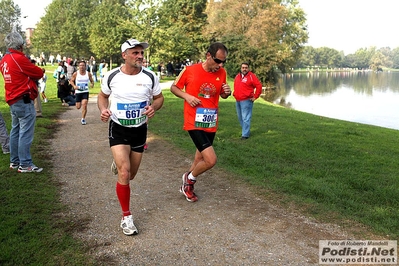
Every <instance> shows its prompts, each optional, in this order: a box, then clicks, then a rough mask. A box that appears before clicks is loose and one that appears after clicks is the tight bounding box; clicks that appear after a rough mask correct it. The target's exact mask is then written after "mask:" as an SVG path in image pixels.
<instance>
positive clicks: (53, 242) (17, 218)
mask: <svg viewBox="0 0 399 266" xmlns="http://www.w3.org/2000/svg"><path fill="white" fill-rule="evenodd" d="M54 69H55V67H51V66H49V67H46V74H47V76H48V81H47V89H46V95H47V97H48V98H49V100H50V101H49V102H48V103H45V104H43V103H42V106H43V118H39V119H37V121H36V128H35V138H34V142H33V145H32V156H33V160H34V162H35V164H37V165H39V166H42V165H46V171H44V172H42V173H40V175H36V174H18V173H17V172H16V171H11V170H10V169H9V168H8V166H9V163H10V162H9V156H4V155H3V156H0V172H1V178H0V202H1V203H0V221H1V222H0V265H94V264H96V262H95V261H93V260H92V258H90V257H89V255H87V251H88V247H87V246H85V245H84V244H83V243H82V242H79V241H77V240H76V239H74V238H73V237H72V235H71V232H73V230H75V228H76V227H77V225H76V224H73V222H72V219H69V217H67V216H64V213H67V212H66V206H63V205H62V204H61V202H60V195H59V184H58V183H57V180H54V178H53V176H52V173H51V170H50V171H48V170H47V169H51V168H52V164H51V158H50V157H49V154H48V153H47V152H46V150H47V148H48V147H49V145H50V143H49V140H50V139H51V138H52V137H53V135H54V133H55V132H56V130H57V124H56V122H57V115H58V114H59V113H60V112H63V110H65V108H63V107H62V106H61V102H60V101H59V99H57V90H56V82H55V79H54V78H53V77H52V73H53V70H54ZM99 87H100V86H99V85H98V84H96V87H95V89H94V92H98V91H99ZM0 111H1V112H2V114H3V117H4V119H5V120H6V124H7V127H8V132H9V130H10V126H11V116H10V111H9V107H8V105H7V104H6V103H5V99H4V82H3V78H2V77H1V78H0ZM22 175H23V178H22Z"/></svg>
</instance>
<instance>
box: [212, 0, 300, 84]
mask: <svg viewBox="0 0 399 266" xmlns="http://www.w3.org/2000/svg"><path fill="white" fill-rule="evenodd" d="M297 4H298V2H297V1H295V0H292V1H290V0H287V1H274V0H252V1H235V0H223V1H221V2H215V1H211V2H210V3H209V5H208V8H207V14H208V22H209V24H208V27H207V29H206V35H207V36H208V38H209V39H210V40H212V41H215V40H219V41H222V42H224V43H225V44H226V46H227V47H228V48H229V50H230V51H229V61H228V63H227V64H226V69H227V70H228V72H229V73H230V75H235V73H236V72H237V71H238V70H239V65H240V64H241V62H243V61H247V62H249V63H250V65H251V68H252V70H253V71H254V72H256V73H257V75H258V76H259V77H260V79H261V80H262V81H263V82H272V83H273V82H274V79H275V73H276V69H277V68H278V69H280V70H281V71H282V72H286V71H287V70H288V69H289V68H291V67H293V66H294V65H295V64H296V61H297V60H298V59H299V57H300V55H301V51H302V45H303V43H305V42H306V41H307V38H308V35H307V31H306V26H305V25H304V23H305V17H304V12H303V10H302V9H300V8H298V7H296V5H297ZM231 14H234V16H232V15H231Z"/></svg>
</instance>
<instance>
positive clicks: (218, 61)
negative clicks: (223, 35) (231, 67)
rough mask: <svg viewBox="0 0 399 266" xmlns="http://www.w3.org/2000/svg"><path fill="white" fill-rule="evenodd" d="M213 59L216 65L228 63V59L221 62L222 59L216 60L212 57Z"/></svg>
mask: <svg viewBox="0 0 399 266" xmlns="http://www.w3.org/2000/svg"><path fill="white" fill-rule="evenodd" d="M212 59H213V61H215V63H216V64H224V63H226V61H227V59H226V60H220V59H218V58H216V57H214V56H212Z"/></svg>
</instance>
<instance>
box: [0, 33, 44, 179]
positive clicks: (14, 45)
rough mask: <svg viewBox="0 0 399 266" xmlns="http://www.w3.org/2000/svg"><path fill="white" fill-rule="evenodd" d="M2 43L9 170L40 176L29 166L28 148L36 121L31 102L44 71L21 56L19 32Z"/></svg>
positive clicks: (21, 40) (21, 39)
mask: <svg viewBox="0 0 399 266" xmlns="http://www.w3.org/2000/svg"><path fill="white" fill-rule="evenodd" d="M4 43H5V45H6V47H7V52H6V54H5V55H4V57H3V58H2V59H1V61H0V71H1V73H2V74H3V78H4V87H5V92H6V102H7V103H8V105H9V106H10V111H11V118H12V126H11V132H10V168H11V169H17V168H18V172H20V173H28V172H41V171H42V170H43V168H39V167H37V166H35V165H34V164H33V162H32V156H31V153H30V147H31V145H32V142H33V135H34V130H35V121H36V111H35V107H34V105H33V101H34V99H35V98H36V97H37V96H38V94H39V92H38V90H37V81H38V80H39V79H40V78H41V77H42V76H43V71H42V69H41V68H40V67H38V66H36V65H34V64H32V63H31V61H30V59H29V58H28V57H26V56H25V54H24V53H23V48H24V44H25V42H24V39H23V38H22V36H21V35H20V34H19V33H18V32H16V31H13V32H11V33H9V34H8V35H7V36H6V37H5V39H4Z"/></svg>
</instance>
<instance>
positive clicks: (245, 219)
mask: <svg viewBox="0 0 399 266" xmlns="http://www.w3.org/2000/svg"><path fill="white" fill-rule="evenodd" d="M65 108H68V111H66V112H65V113H63V114H62V115H61V116H60V119H59V127H60V128H59V131H58V133H57V134H56V136H55V139H54V140H52V155H53V162H54V166H55V168H54V171H55V173H54V174H55V177H56V178H57V179H58V180H59V181H60V182H61V184H62V185H61V200H62V201H63V202H65V203H66V204H67V205H68V206H69V207H70V214H71V215H72V216H73V218H74V219H75V221H74V222H76V224H77V227H76V229H77V230H76V236H77V237H78V238H81V239H83V240H84V241H85V242H87V243H88V245H89V246H90V247H91V248H90V252H91V254H92V255H93V256H94V257H96V258H97V259H98V260H99V261H102V262H103V264H104V265H317V262H318V241H319V240H321V239H348V238H350V236H348V235H347V234H346V233H345V232H343V231H341V230H340V228H339V227H337V226H333V225H328V224H320V223H316V222H314V221H312V220H309V219H307V218H305V217H302V216H299V215H296V214H294V213H290V212H287V211H286V210H283V209H281V208H278V207H277V206H275V205H274V204H273V202H269V201H266V200H265V199H261V198H258V197H256V196H255V195H254V193H252V192H251V190H250V189H249V188H248V187H247V186H246V185H244V184H241V183H239V182H238V181H234V180H233V179H232V178H230V177H229V176H227V175H226V174H225V173H223V172H221V171H218V170H217V169H212V170H211V171H209V172H208V173H206V174H204V175H203V176H201V177H200V178H199V181H198V182H197V185H196V193H197V194H198V196H199V201H198V202H196V203H190V202H187V201H186V200H185V198H184V197H183V196H182V195H181V194H180V193H179V192H178V188H179V186H180V183H181V175H182V173H183V172H184V171H186V170H187V169H188V167H189V165H190V163H191V159H192V158H186V157H184V156H182V155H181V154H179V152H178V151H176V150H174V149H173V148H172V147H171V146H170V145H169V144H168V143H166V142H165V141H163V140H161V139H159V138H156V137H155V136H153V135H151V133H150V134H149V139H148V144H149V149H148V150H147V151H145V154H144V156H143V157H144V158H143V162H142V165H141V167H140V170H139V173H138V175H137V177H136V178H135V180H134V181H133V182H132V183H131V188H132V196H131V204H132V212H133V217H134V219H135V224H136V226H137V227H138V229H139V234H138V235H136V236H125V235H123V233H122V231H121V229H120V228H119V222H120V207H119V203H118V201H117V198H116V195H115V182H116V178H115V176H113V175H112V173H111V171H110V164H111V161H112V156H111V152H110V149H109V146H108V139H107V129H108V128H107V126H108V124H105V123H102V122H101V121H100V119H99V112H98V109H97V107H96V99H90V102H89V107H88V110H89V111H88V116H87V125H86V126H82V125H81V124H80V111H78V110H76V109H75V108H74V107H65Z"/></svg>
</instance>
